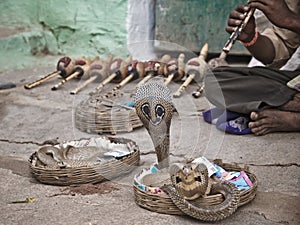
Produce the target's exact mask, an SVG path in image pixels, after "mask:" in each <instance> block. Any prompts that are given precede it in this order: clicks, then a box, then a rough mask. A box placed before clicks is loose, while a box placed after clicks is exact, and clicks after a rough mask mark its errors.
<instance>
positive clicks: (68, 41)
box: [0, 0, 127, 70]
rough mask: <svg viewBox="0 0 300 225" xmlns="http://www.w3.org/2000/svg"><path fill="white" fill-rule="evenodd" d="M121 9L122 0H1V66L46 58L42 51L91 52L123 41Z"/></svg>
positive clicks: (124, 8) (100, 51)
mask: <svg viewBox="0 0 300 225" xmlns="http://www.w3.org/2000/svg"><path fill="white" fill-rule="evenodd" d="M126 12H127V0H80V1H79V0H65V1H64V0H21V1H20V0H1V1H0V53H1V54H0V67H1V70H3V69H7V68H11V67H12V66H13V65H15V66H16V67H18V66H19V67H24V66H27V65H31V64H32V63H35V62H41V63H45V62H43V60H44V59H45V58H42V59H41V57H40V56H41V55H47V56H51V54H52V55H70V56H72V57H77V56H82V55H85V56H88V57H93V56H95V55H102V54H103V53H107V52H109V51H111V50H113V49H115V48H118V46H123V45H124V44H126V24H125V23H126ZM32 56H34V57H32ZM46 58H47V57H46ZM55 58H56V59H57V58H58V57H57V56H56V57H55ZM16 61H17V62H18V63H16ZM51 63H52V62H50V64H51Z"/></svg>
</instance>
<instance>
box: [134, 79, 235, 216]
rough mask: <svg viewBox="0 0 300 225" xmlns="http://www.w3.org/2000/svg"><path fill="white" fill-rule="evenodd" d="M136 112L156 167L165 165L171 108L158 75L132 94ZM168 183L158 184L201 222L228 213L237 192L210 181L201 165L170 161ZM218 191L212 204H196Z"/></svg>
mask: <svg viewBox="0 0 300 225" xmlns="http://www.w3.org/2000/svg"><path fill="white" fill-rule="evenodd" d="M135 108H136V112H137V115H138V116H139V118H140V119H141V121H142V123H143V124H144V126H145V128H146V130H147V131H148V133H149V135H150V137H151V139H152V142H153V145H154V148H155V152H156V155H157V161H158V168H159V169H165V168H168V167H169V147H170V125H171V119H172V115H173V112H174V110H175V107H174V105H173V103H172V98H171V94H170V91H169V89H168V88H167V87H166V86H165V85H164V84H163V82H162V80H161V79H160V78H158V77H156V78H152V79H151V80H149V81H148V82H147V83H145V84H144V85H142V86H141V87H140V88H139V89H138V90H137V92H136V95H135ZM169 171H170V177H171V184H167V185H164V186H162V187H161V189H162V190H163V191H164V192H166V193H167V194H168V195H169V197H170V198H171V200H172V201H173V203H174V204H175V205H176V206H177V207H178V208H179V209H180V210H181V211H183V212H184V213H185V214H187V215H189V216H192V217H194V218H196V219H200V220H204V221H217V220H222V219H224V218H226V217H228V216H230V215H231V214H232V213H233V212H235V211H236V209H237V207H238V203H239V191H238V189H237V188H236V187H235V186H234V185H233V184H230V183H227V182H222V181H221V182H215V183H213V182H212V181H211V180H210V178H209V176H208V170H207V168H206V166H205V165H204V164H194V163H187V164H173V165H172V166H171V167H170V168H169ZM217 193H221V194H222V195H223V197H224V199H225V200H224V201H222V202H221V203H220V204H217V205H214V206H203V205H201V204H197V201H198V200H199V199H201V197H202V196H205V195H208V194H217Z"/></svg>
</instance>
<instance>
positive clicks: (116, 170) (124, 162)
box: [29, 137, 140, 185]
mask: <svg viewBox="0 0 300 225" xmlns="http://www.w3.org/2000/svg"><path fill="white" fill-rule="evenodd" d="M95 143H96V145H97V148H99V150H100V151H103V152H105V153H109V154H110V152H109V151H110V150H113V149H109V148H110V147H112V148H113V147H114V146H116V145H120V147H122V148H124V149H128V153H126V155H124V156H121V157H118V156H115V157H112V156H111V157H109V159H106V160H102V161H101V160H100V162H99V163H96V164H95V165H93V166H90V165H89V166H87V165H80V163H78V165H74V166H71V167H62V168H53V167H52V166H47V165H45V164H43V163H42V162H41V161H40V160H39V158H38V157H37V152H35V153H33V154H32V155H31V157H30V158H29V162H30V169H31V172H32V174H33V176H34V177H35V178H36V179H37V180H38V181H40V182H42V183H46V184H54V185H74V184H83V183H98V182H102V181H105V180H110V179H113V178H115V177H118V176H120V175H124V174H126V173H129V172H131V171H132V170H133V169H134V167H135V166H137V165H138V164H139V160H140V151H139V148H138V146H137V145H136V143H135V142H133V141H131V140H129V139H124V138H111V137H102V138H91V139H81V140H78V141H70V142H66V143H64V144H63V145H64V146H66V145H68V146H70V145H71V146H75V147H82V146H88V147H91V146H95ZM99 143H101V147H99ZM60 146H61V145H60ZM103 146H105V147H103ZM57 147H59V146H57ZM87 149H88V148H87ZM103 149H104V150H103ZM39 150H40V149H39ZM76 154H77V153H76V152H75V153H74V154H72V158H78V160H77V161H80V158H82V156H79V155H78V156H77V155H76Z"/></svg>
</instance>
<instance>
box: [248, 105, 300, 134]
mask: <svg viewBox="0 0 300 225" xmlns="http://www.w3.org/2000/svg"><path fill="white" fill-rule="evenodd" d="M250 118H251V119H252V120H253V122H249V127H250V128H251V131H252V132H253V133H254V134H255V135H265V134H268V133H272V132H278V131H300V113H296V112H287V111H280V110H278V109H265V110H262V111H260V112H252V113H251V115H250Z"/></svg>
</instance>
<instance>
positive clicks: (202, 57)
mask: <svg viewBox="0 0 300 225" xmlns="http://www.w3.org/2000/svg"><path fill="white" fill-rule="evenodd" d="M207 54H208V44H207V43H205V44H204V46H203V47H202V49H201V51H200V54H199V57H198V58H196V60H197V61H200V63H201V61H205V59H206V57H207ZM193 60H195V58H193V59H191V60H189V61H188V63H187V66H186V74H187V79H186V80H185V81H184V82H183V84H182V85H181V86H180V87H179V88H178V89H177V91H176V92H175V93H174V94H173V97H174V98H179V97H180V96H181V94H182V93H183V92H184V91H185V89H186V88H187V86H188V85H189V84H190V83H191V82H192V80H194V78H195V77H196V73H195V72H192V71H190V69H191V68H190V67H189V63H190V62H192V61H193ZM199 66H201V64H200V65H199Z"/></svg>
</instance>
